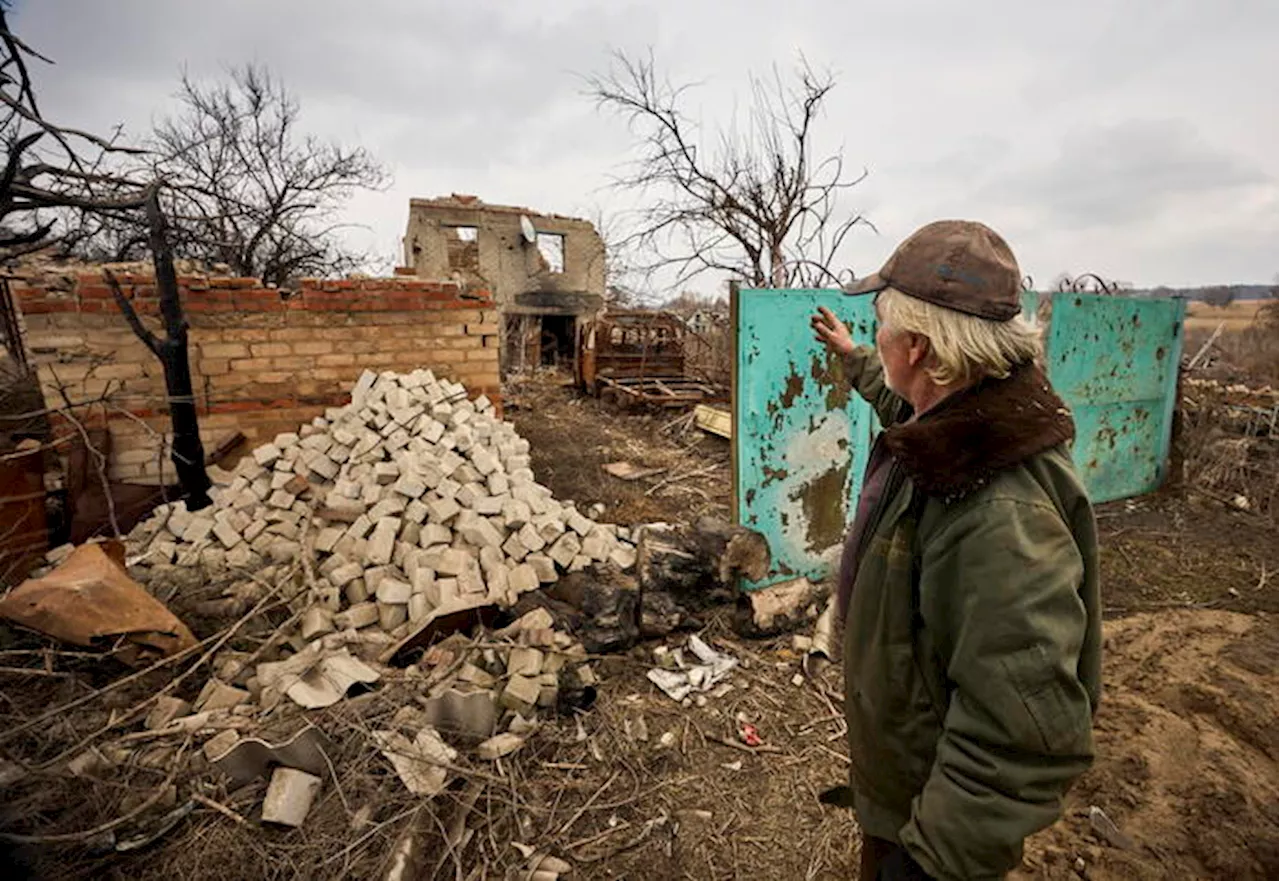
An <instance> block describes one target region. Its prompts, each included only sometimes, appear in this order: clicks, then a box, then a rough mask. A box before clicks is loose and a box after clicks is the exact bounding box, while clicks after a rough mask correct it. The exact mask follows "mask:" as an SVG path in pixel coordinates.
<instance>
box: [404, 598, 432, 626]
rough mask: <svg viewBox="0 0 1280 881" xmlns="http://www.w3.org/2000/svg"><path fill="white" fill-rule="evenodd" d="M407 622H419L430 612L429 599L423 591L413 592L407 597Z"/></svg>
mask: <svg viewBox="0 0 1280 881" xmlns="http://www.w3.org/2000/svg"><path fill="white" fill-rule="evenodd" d="M407 608H408V610H409V622H410V623H411V624H421V623H422V622H423V621H425V620H426V618H427V615H429V614H430V613H431V608H432V606H431V600H430V599H429V598H428V597H427V595H426V594H425V593H415V594H412V595H411V596H410V597H409V605H408V606H407Z"/></svg>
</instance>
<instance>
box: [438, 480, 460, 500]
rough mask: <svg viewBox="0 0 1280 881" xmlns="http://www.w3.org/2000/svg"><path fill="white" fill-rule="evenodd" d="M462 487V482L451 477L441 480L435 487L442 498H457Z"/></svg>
mask: <svg viewBox="0 0 1280 881" xmlns="http://www.w3.org/2000/svg"><path fill="white" fill-rule="evenodd" d="M460 489H462V484H460V483H458V481H456V480H454V479H453V478H451V477H446V478H444V479H443V480H441V481H440V483H439V484H438V485H437V486H436V488H435V493H436V495H438V496H439V497H440V498H442V499H453V500H455V501H456V500H457V497H458V490H460Z"/></svg>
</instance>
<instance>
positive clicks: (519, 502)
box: [129, 370, 636, 641]
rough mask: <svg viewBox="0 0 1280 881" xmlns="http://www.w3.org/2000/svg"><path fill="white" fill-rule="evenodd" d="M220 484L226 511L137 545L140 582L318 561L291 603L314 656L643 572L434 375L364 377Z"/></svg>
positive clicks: (160, 530)
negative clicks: (614, 575)
mask: <svg viewBox="0 0 1280 881" xmlns="http://www.w3.org/2000/svg"><path fill="white" fill-rule="evenodd" d="M217 481H218V482H220V483H221V484H222V485H220V486H217V487H215V489H214V490H213V492H211V496H212V497H213V499H214V506H213V507H212V508H208V509H205V510H202V511H197V512H188V511H187V510H186V506H185V504H184V503H181V502H179V503H177V504H173V505H166V506H162V507H161V508H158V509H157V510H156V511H155V513H154V514H153V516H152V517H151V519H149V520H147V521H145V522H143V523H142V524H140V525H139V526H138V527H137V528H136V529H135V530H134V531H133V532H132V533H131V534H130V541H131V543H130V548H129V550H130V553H131V556H132V560H131V562H133V563H135V564H136V566H138V567H141V569H142V570H143V571H141V572H140V573H139V577H140V578H141V579H142V580H144V581H146V580H151V579H150V578H149V577H148V575H150V576H151V578H154V576H155V575H156V574H159V573H162V572H163V571H164V570H165V569H166V567H169V566H174V565H176V566H177V567H183V568H185V567H192V566H199V567H203V568H204V569H205V570H206V571H219V570H227V569H233V570H246V571H253V572H262V571H263V570H264V569H267V568H269V567H274V566H284V565H289V564H292V563H293V562H295V561H297V560H299V559H303V560H305V561H307V564H308V565H310V564H311V563H312V562H314V564H315V570H316V571H315V578H314V579H313V580H312V583H310V584H307V585H305V586H304V589H302V590H300V591H299V592H298V594H297V595H296V596H295V597H293V598H292V599H291V604H292V605H293V606H294V608H295V611H299V612H301V613H302V627H301V638H302V640H304V641H310V640H313V639H315V638H317V637H320V636H323V635H325V634H327V633H334V632H341V631H347V630H355V631H361V632H364V631H367V630H372V631H374V632H381V633H384V634H386V635H387V636H388V637H389V638H390V639H391V640H399V639H403V638H405V637H406V636H407V635H409V633H410V632H412V630H413V629H414V628H417V627H419V626H421V625H423V624H424V623H425V622H428V621H430V620H431V619H433V618H435V617H438V616H440V615H442V614H445V613H448V612H450V611H456V610H460V609H467V608H474V607H477V606H482V605H489V604H494V605H497V606H500V607H508V606H511V605H512V604H514V603H515V601H516V600H517V598H518V597H519V595H520V594H522V593H525V592H528V591H532V590H536V589H538V588H539V587H541V586H543V585H547V584H550V583H552V582H555V581H556V580H557V579H558V578H559V577H560V575H561V574H562V573H567V572H575V571H581V570H583V569H586V568H587V567H589V566H591V565H593V564H604V563H610V564H612V565H613V566H616V567H617V568H619V569H622V570H626V569H630V568H631V567H633V566H634V564H635V558H636V552H635V547H634V544H633V543H632V541H631V539H632V538H633V537H634V536H633V535H632V534H630V533H625V534H624V533H621V532H620V530H619V529H618V527H617V526H615V525H613V524H609V523H597V522H596V521H594V520H593V519H591V518H590V517H588V516H587V515H586V514H583V513H581V512H579V511H578V510H577V508H576V507H575V506H574V504H573V503H572V502H568V503H562V502H560V501H558V500H556V499H555V498H553V497H552V494H551V491H550V490H549V489H547V488H546V487H545V486H542V485H540V484H538V483H537V482H536V481H535V480H534V477H533V472H532V471H531V470H530V467H529V444H528V442H527V441H525V440H524V439H522V438H520V437H519V436H518V435H517V434H516V431H515V428H514V426H512V425H511V424H510V423H507V422H502V421H500V420H498V419H497V418H496V417H495V415H494V410H493V406H492V404H491V402H490V401H489V400H488V399H487V398H486V397H484V396H483V395H482V396H480V397H478V398H476V399H475V400H469V399H468V398H467V394H466V391H465V389H464V388H463V387H462V386H461V385H458V384H457V383H453V382H450V381H448V380H443V379H438V378H436V377H435V376H433V375H432V373H431V371H429V370H417V371H414V372H412V373H408V374H395V373H381V374H375V373H373V372H370V371H366V372H365V373H364V375H363V376H361V378H360V380H359V381H358V382H357V383H356V385H355V387H354V389H353V390H352V400H351V403H350V404H349V405H347V406H345V407H341V408H334V409H330V410H328V411H326V413H325V415H324V416H321V417H317V418H316V419H315V420H314V421H313V422H312V423H311V424H310V425H306V426H303V427H302V429H301V430H300V431H298V432H296V433H292V432H290V433H285V434H280V435H278V436H277V437H276V438H275V439H274V441H272V442H271V443H268V444H264V445H262V446H260V447H258V448H257V449H256V450H254V451H253V454H252V456H247V457H245V458H244V459H243V460H242V461H241V463H240V464H239V465H238V466H237V467H236V469H235V471H234V472H233V473H231V474H221V475H219V476H218V478H217ZM147 569H150V570H152V571H151V572H150V573H148V572H147V571H146V570H147ZM264 580H266V579H264Z"/></svg>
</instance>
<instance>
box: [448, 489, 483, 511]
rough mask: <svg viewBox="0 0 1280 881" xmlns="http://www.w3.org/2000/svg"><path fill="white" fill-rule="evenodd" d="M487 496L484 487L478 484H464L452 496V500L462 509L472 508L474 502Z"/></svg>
mask: <svg viewBox="0 0 1280 881" xmlns="http://www.w3.org/2000/svg"><path fill="white" fill-rule="evenodd" d="M486 495H488V492H486V491H485V489H484V487H482V486H480V484H478V483H464V484H462V486H460V487H459V488H458V491H457V493H455V494H454V496H453V500H454V501H455V502H457V503H458V504H459V505H461V506H462V507H464V508H474V507H475V505H476V501H477V500H478V499H480V498H482V497H483V496H486Z"/></svg>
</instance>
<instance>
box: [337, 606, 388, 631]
mask: <svg viewBox="0 0 1280 881" xmlns="http://www.w3.org/2000/svg"><path fill="white" fill-rule="evenodd" d="M377 621H378V604H377V603H372V602H365V603H357V604H355V605H353V606H352V607H351V608H349V609H347V610H346V611H345V612H339V613H338V614H336V615H334V616H333V625H334V626H335V627H337V628H338V629H339V630H359V629H360V628H362V627H368V626H369V625H370V624H375V623H377Z"/></svg>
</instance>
